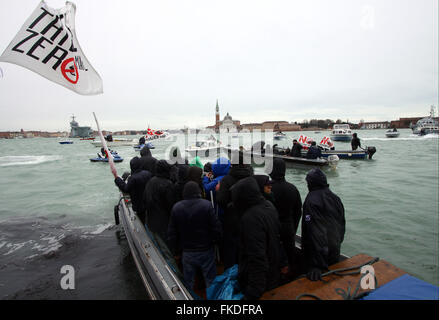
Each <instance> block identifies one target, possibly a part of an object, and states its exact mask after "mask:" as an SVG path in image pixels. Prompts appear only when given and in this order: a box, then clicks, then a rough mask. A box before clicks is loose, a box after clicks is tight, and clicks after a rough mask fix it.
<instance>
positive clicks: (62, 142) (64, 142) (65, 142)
mask: <svg viewBox="0 0 439 320" xmlns="http://www.w3.org/2000/svg"><path fill="white" fill-rule="evenodd" d="M59 144H73V141H61V142H60V143H59Z"/></svg>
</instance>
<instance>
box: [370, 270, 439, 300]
mask: <svg viewBox="0 0 439 320" xmlns="http://www.w3.org/2000/svg"><path fill="white" fill-rule="evenodd" d="M363 300H439V287H438V286H435V285H432V284H430V283H428V282H425V281H422V280H420V279H418V278H415V277H412V276H410V275H408V274H405V275H403V276H401V277H399V278H396V279H395V280H392V281H390V282H388V283H386V284H385V285H383V286H382V287H379V288H377V289H376V290H374V291H372V292H371V293H369V294H368V295H367V296H365V297H364V298H363Z"/></svg>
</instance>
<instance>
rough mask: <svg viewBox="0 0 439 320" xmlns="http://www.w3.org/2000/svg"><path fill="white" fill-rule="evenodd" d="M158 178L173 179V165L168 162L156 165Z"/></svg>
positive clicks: (163, 161) (161, 161)
mask: <svg viewBox="0 0 439 320" xmlns="http://www.w3.org/2000/svg"><path fill="white" fill-rule="evenodd" d="M155 175H156V177H161V178H166V179H169V178H170V177H171V165H170V164H169V163H168V161H166V160H159V161H157V162H156V164H155Z"/></svg>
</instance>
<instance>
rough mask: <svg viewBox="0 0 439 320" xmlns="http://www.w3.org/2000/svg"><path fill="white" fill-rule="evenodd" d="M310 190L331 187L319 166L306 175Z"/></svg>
mask: <svg viewBox="0 0 439 320" xmlns="http://www.w3.org/2000/svg"><path fill="white" fill-rule="evenodd" d="M306 182H307V183H308V190H309V191H314V190H318V189H323V188H327V187H329V185H328V182H327V180H326V176H325V174H324V173H323V172H322V170H320V169H319V168H315V169H312V170H310V171H309V172H308V174H307V175H306Z"/></svg>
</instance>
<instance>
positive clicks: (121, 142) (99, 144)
mask: <svg viewBox="0 0 439 320" xmlns="http://www.w3.org/2000/svg"><path fill="white" fill-rule="evenodd" d="M90 143H91V144H92V145H94V146H95V147H102V142H101V141H92V142H90ZM136 144H139V142H138V141H136V140H119V141H118V140H115V141H107V146H108V147H109V148H110V147H122V146H134V145H136Z"/></svg>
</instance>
